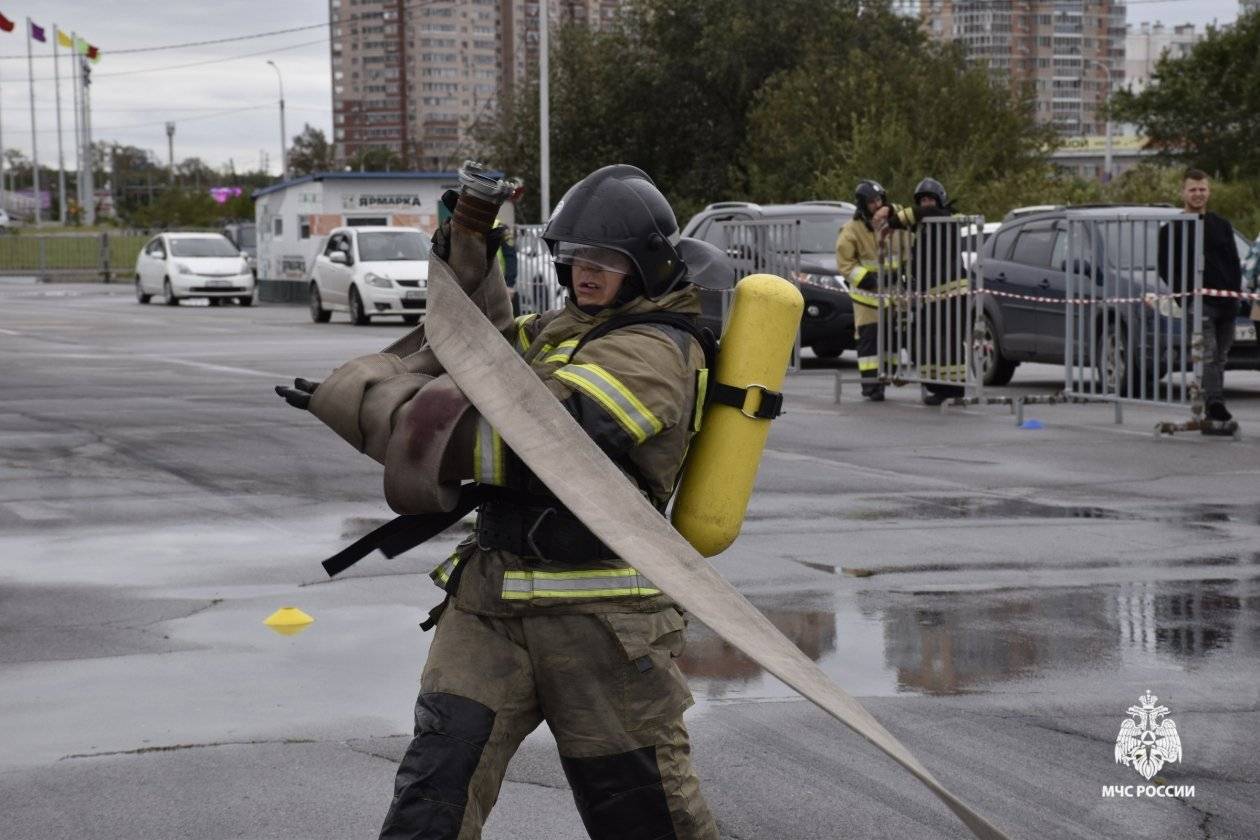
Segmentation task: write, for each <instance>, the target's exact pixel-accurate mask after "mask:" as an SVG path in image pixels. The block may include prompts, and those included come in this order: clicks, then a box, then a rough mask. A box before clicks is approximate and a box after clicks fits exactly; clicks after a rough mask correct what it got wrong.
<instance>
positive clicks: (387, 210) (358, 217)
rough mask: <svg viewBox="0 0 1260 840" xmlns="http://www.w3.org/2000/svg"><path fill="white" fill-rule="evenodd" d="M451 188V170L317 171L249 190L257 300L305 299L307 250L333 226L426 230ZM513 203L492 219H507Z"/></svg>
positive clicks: (310, 254) (311, 252) (455, 179)
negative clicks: (255, 228) (255, 246)
mask: <svg viewBox="0 0 1260 840" xmlns="http://www.w3.org/2000/svg"><path fill="white" fill-rule="evenodd" d="M458 188H459V176H458V175H457V174H456V173H454V172H320V173H316V174H314V175H306V176H303V177H301V178H295V179H293V180H291V181H283V182H281V183H279V184H274V185H273V186H270V187H264V188H263V189H260V190H257V191H255V192H254V194H253V198H254V218H255V221H256V222H257V224H258V297H259V299H260V300H263V301H271V302H305V301H306V292H307V278H308V277H309V276H310V272H311V266H312V264H313V263H314V261H315V255H316V254H317V253H319V249H320V247H321V245H322V243H323V240H324V238H325V237H326V236H327V235H328V233H329V231H331V230H333V228H337V227H340V226H342V225H396V226H399V227H414V228H419V229H420V230H423V231H425V232H426V233H430V234H431V233H433V231H434V229H435V228H436V227H437V205H438V199H440V198H441V197H442V193H444V192H446V191H447V190H449V189H458ZM514 210H515V207H514V206H513V205H512V204H511V203H510V202H509V203H508V204H505V205H504V206H503V209H502V211H501V212H500V215H499V218H500V219H502V220H503V222H504V223H505V224H508V225H510V224H512V223H513V221H514Z"/></svg>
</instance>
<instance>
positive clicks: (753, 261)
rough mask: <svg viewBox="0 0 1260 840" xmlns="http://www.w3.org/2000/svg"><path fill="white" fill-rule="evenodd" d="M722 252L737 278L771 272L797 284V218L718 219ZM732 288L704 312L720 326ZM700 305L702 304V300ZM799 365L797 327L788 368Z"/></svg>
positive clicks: (798, 243) (798, 366)
mask: <svg viewBox="0 0 1260 840" xmlns="http://www.w3.org/2000/svg"><path fill="white" fill-rule="evenodd" d="M717 227H718V229H719V230H720V232H721V236H722V241H723V242H724V243H725V246H726V253H727V254H728V255H729V256H730V258H731V261H732V262H734V264H735V274H736V276H737V277H741V278H742V277H747V276H748V275H750V274H773V275H775V276H777V277H782V278H783V279H784V280H787V281H789V282H792V283H796V284H798V285H799V282H800V281H799V280H798V279H797V278H798V276H799V274H800V271H801V223H800V220H799V219H791V220H787V221H773V220H758V221H730V222H718V223H717ZM733 299H734V290H733V289H730V290H725V291H723V292H720V293H719V296H718V300H719V302H720V309H719V311H717V312H706V313H705V314H706V315H709V316H710V317H719V318H720V319H721V324H722V326H723V327H725V326H726V320H727V318H728V317H729V316H730V309H731V301H732V300H733ZM702 306H703V303H702ZM800 366H801V330H800V329H799V328H798V329H797V331H796V341H795V343H794V344H793V348H792V360H791V363H790V365H789V369H790V370H793V371H795V370H799V369H800Z"/></svg>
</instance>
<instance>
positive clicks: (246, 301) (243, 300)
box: [236, 295, 254, 306]
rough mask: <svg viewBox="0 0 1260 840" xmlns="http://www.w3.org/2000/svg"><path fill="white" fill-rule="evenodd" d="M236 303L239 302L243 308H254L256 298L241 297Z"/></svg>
mask: <svg viewBox="0 0 1260 840" xmlns="http://www.w3.org/2000/svg"><path fill="white" fill-rule="evenodd" d="M236 302H237V303H239V304H240V305H241V306H253V305H254V296H253V295H241V296H240V297H238V298H237V299H236Z"/></svg>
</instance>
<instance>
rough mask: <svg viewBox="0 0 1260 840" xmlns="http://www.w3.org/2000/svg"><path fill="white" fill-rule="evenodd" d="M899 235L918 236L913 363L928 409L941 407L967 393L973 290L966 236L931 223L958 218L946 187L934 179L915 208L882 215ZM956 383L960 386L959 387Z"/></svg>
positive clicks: (912, 278)
mask: <svg viewBox="0 0 1260 840" xmlns="http://www.w3.org/2000/svg"><path fill="white" fill-rule="evenodd" d="M881 213H882V214H883V215H886V216H887V219H888V225H889V227H891V228H892V229H894V230H907V231H911V232H912V233H913V234H914V242H913V244H912V246H911V250H910V263H909V272H908V278H907V279H908V283H909V287H910V289H911V290H913V291H914V292H916V293H917V294H921V295H923V296H924V297H923V301H924V305H923V306H922V307H921V308H920V309H919V310H918V312H919V315H920V320H921V321H922V323H920V324H915V325H911V326H910V329H909V335H908V336H906V338H907V343H908V344H909V345H910V348H909V349H910V351H911V353H910V355H911V358H913V359H915V360H916V361H917V363H918V364H919V375H920V377H921V378H922V379H925V380H935V381H932V382H924V384H923V391H924V394H923V403H924V404H925V405H940V404H941V403H943V402H945V401H946V400H950V399H955V398H958V397H962V396H963V395H964V394H965V393H966V391H965V389H964V387H963V383H964V382H965V381H966V379H967V366H966V358H967V357H966V324H965V321H966V309H967V300H966V295H967V291H968V288H969V283H968V281H967V272H966V269H965V267H964V265H963V257H962V252H963V241H962V240H963V231H962V224H961V223H960V222H958V221H948V222H932V223H928V224H924V223H923V220H924V219H930V218H937V219H942V218H944V219H948V218H951V217H952V216H953V215H954V208H953V205H951V204H950V201H949V195H948V193H946V192H945V187H944V186H943V185H942V184H941V182H940V181H937V180H936V179H935V178H924V179H923V180H922V181H920V182H919V183H918V185H917V186H916V187H915V188H914V204H913V205H912V206H910V207H906V208H900V207H897V206H895V205H892V206H889V207H887V208H885V210H884V211H881ZM954 383H957V384H954Z"/></svg>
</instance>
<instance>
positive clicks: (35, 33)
mask: <svg viewBox="0 0 1260 840" xmlns="http://www.w3.org/2000/svg"><path fill="white" fill-rule="evenodd" d="M31 37H32V38H34V39H35V40H36V41H39V42H40V43H41V44H46V43H48V40H47V39H46V38H45V37H44V27H42V26H37V25H36V24H35V22H34V21H31Z"/></svg>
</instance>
